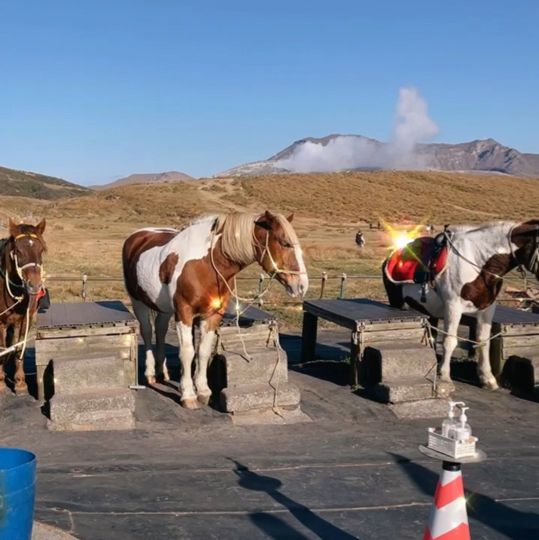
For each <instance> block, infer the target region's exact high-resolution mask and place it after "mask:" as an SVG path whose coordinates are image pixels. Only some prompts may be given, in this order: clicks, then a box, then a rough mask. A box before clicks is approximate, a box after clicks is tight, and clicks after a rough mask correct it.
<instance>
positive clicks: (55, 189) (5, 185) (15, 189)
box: [0, 167, 91, 200]
mask: <svg viewBox="0 0 539 540" xmlns="http://www.w3.org/2000/svg"><path fill="white" fill-rule="evenodd" d="M89 193H91V190H90V189H88V188H85V187H82V186H78V185H77V184H73V183H71V182H67V181H66V180H62V179H61V178H55V177H53V176H46V175H44V174H39V173H34V172H29V171H17V170H15V169H8V168H6V167H0V195H12V196H18V197H32V198H34V199H48V200H53V199H63V198H66V197H79V196H81V195H86V194H89Z"/></svg>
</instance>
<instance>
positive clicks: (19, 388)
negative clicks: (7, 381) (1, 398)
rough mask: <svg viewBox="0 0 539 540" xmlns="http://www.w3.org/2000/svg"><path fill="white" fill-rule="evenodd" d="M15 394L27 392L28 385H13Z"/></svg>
mask: <svg viewBox="0 0 539 540" xmlns="http://www.w3.org/2000/svg"><path fill="white" fill-rule="evenodd" d="M15 394H17V395H18V396H25V395H26V394H28V386H27V385H26V383H21V384H16V385H15Z"/></svg>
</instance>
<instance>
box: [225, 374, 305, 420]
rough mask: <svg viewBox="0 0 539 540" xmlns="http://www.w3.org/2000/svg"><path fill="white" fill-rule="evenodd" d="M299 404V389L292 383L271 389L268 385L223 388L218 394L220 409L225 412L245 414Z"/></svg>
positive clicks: (281, 384)
mask: <svg viewBox="0 0 539 540" xmlns="http://www.w3.org/2000/svg"><path fill="white" fill-rule="evenodd" d="M299 402H300V392H299V388H298V387H297V386H296V385H295V384H292V383H288V382H287V383H280V384H278V385H276V386H275V389H274V388H272V387H271V386H270V385H269V384H244V385H241V386H240V385H238V386H235V387H233V388H225V389H223V390H222V391H221V394H220V404H221V408H222V409H223V410H224V411H225V412H230V413H234V412H246V411H254V410H265V409H271V408H272V407H274V406H275V407H290V408H293V407H297V406H298V405H299Z"/></svg>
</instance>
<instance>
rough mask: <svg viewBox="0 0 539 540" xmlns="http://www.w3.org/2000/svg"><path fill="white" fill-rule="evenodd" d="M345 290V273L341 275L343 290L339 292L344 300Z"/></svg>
mask: <svg viewBox="0 0 539 540" xmlns="http://www.w3.org/2000/svg"><path fill="white" fill-rule="evenodd" d="M345 290H346V274H345V273H344V272H343V273H342V275H341V290H340V292H339V298H344V292H345Z"/></svg>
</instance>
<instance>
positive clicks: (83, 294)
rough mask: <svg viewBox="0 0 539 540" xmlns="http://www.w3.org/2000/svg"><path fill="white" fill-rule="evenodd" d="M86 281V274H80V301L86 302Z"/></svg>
mask: <svg viewBox="0 0 539 540" xmlns="http://www.w3.org/2000/svg"><path fill="white" fill-rule="evenodd" d="M87 283H88V274H82V291H81V296H82V301H83V302H86V297H87V296H88V295H87V291H86V284H87Z"/></svg>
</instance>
